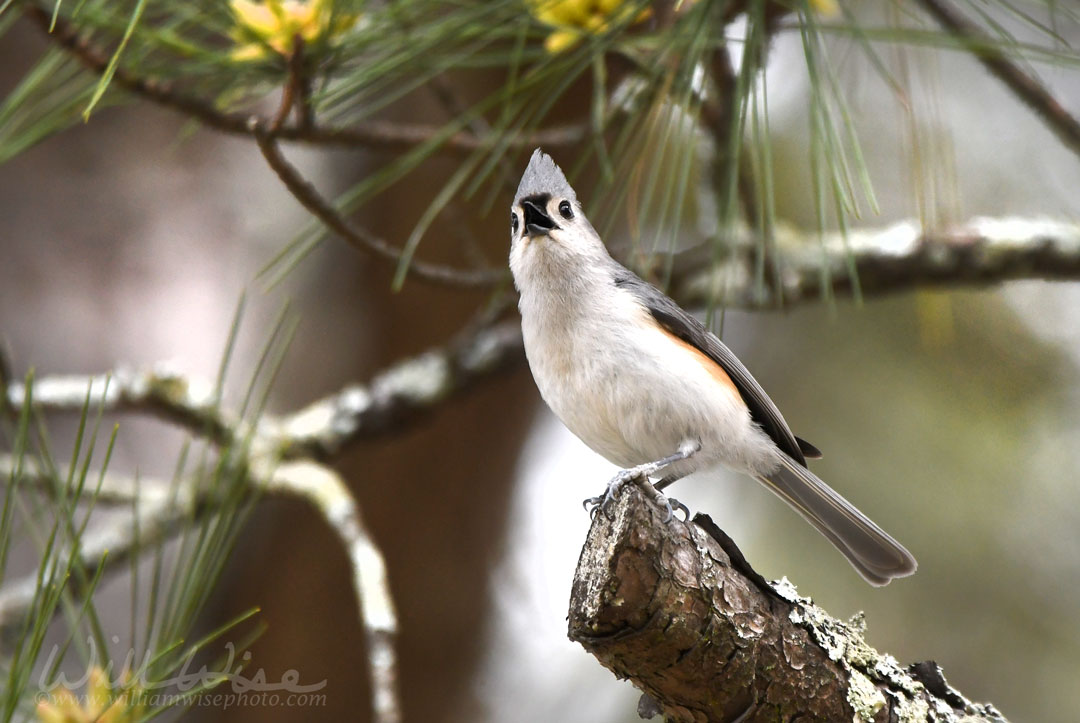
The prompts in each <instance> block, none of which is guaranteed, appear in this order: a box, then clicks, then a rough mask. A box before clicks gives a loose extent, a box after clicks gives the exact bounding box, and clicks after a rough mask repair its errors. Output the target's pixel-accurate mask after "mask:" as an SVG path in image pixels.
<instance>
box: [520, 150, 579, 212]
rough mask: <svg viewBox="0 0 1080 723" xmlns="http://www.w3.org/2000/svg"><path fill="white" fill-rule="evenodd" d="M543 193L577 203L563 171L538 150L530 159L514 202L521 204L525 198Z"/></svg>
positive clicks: (575, 195)
mask: <svg viewBox="0 0 1080 723" xmlns="http://www.w3.org/2000/svg"><path fill="white" fill-rule="evenodd" d="M541 193H546V194H549V195H551V196H554V197H557V198H568V199H570V200H571V201H577V194H575V193H574V189H573V188H571V187H570V184H569V183H567V182H566V176H564V175H563V172H562V169H561V168H559V167H558V166H557V165H556V164H555V161H553V160H551V156H549V155H548V154H546V153H544V152H543V151H542V150H540V149H539V148H537V149H536V150H535V151H533V154H532V158H530V159H529V166H528V168H526V169H525V173H523V174H522V175H521V183H519V184H518V187H517V195H516V197H515V199H514V201H515V202H520V201H521V199H523V198H526V197H528V196H535V195H537V194H541Z"/></svg>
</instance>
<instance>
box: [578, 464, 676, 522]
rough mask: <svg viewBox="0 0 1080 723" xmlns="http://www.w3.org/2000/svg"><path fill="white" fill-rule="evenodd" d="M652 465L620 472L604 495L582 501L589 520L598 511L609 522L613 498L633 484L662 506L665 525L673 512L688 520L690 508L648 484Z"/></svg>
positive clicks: (673, 515)
mask: <svg viewBox="0 0 1080 723" xmlns="http://www.w3.org/2000/svg"><path fill="white" fill-rule="evenodd" d="M652 464H654V463H650V464H647V465H638V466H637V467H631V468H630V469H624V470H621V471H620V472H619V473H618V474H617V475H615V476H614V477H613V478H612V479H611V481H610V482H609V483H608V486H607V489H606V490H604V494H602V495H600V496H598V497H590V498H589V499H587V500H584V501H583V502H582V506H583V507H584V508H585V509H586V510H588V512H589V518H590V519H593V518H595V517H596V513H597V512H598V511H603V513H604V515H606V516H607V518H608V519H609V520H610V519H612V517H613V515H612V512H611V505H612V503H614V502H615V498H616V497H618V495H619V492H621V491H622V488H623V487H625V486H626V485H628V484H631V483H634V484H636V485H637V486H638V487H640V488H641V491H642V492H644V493H645V495H646V496H647V497H648V498H649V499H651V500H652V501H653V502H655V503H657V504H659V505H663V507H664V509H665V511H666V514H665V516H664V524H665V525H666V524H667V523H669V522H671V520H672V518H674V517H675V510H682V512H683V515H684V517H683V521H686V520H689V519H690V508H688V507H687V506H686V505H684V504H683V503H682V502H679V501H678V500H677V499H675V498H674V497H667V496H666V495H664V493H663V492H661V491H660V490H658V489H656V487H654V486H653V485H652V484H650V483H649V476H648V474H647V468H650V467H651V466H652Z"/></svg>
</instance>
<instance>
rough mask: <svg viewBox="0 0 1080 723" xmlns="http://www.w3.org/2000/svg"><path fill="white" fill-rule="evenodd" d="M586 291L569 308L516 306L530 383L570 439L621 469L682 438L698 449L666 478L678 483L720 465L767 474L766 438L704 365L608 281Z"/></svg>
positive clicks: (771, 454)
mask: <svg viewBox="0 0 1080 723" xmlns="http://www.w3.org/2000/svg"><path fill="white" fill-rule="evenodd" d="M586 288H588V290H589V291H588V292H582V290H581V289H580V288H579V289H577V290H576V291H577V293H576V294H575V295H574V297H573V299H574V303H573V304H572V305H571V304H569V303H568V302H567V300H566V299H565V298H554V297H556V296H558V294H552V295H549V296H548V297H547V298H540V297H538V296H537V295H536V294H535V293H534V294H529V293H524V292H523V294H522V299H521V312H522V330H523V334H524V340H525V352H526V355H527V356H528V359H529V366H530V367H531V369H532V372H533V377H534V378H535V380H536V384H537V386H538V387H539V389H540V393H541V395H542V396H543V398H544V400H545V401H546V402H547V404H548V406H550V407H551V409H552V411H553V412H554V413H555V415H556V416H558V417H559V419H561V420H562V422H563V423H564V424H565V425H566V426H567V427H568V428H569V429H570V431H572V432H573V433H574V434H575V435H577V436H578V437H579V438H581V440H582V441H584V442H585V443H586V444H587V445H589V446H590V447H592V448H593V449H594V450H595V451H597V452H598V453H600V454H601V455H603V456H604V457H606V458H607V459H608V460H610V461H612V462H614V463H615V464H617V465H620V466H623V467H630V466H633V465H637V464H642V463H645V462H651V461H654V460H656V459H660V458H662V457H666V456H668V455H670V454H673V453H674V452H675V451H677V449H678V447H679V445H680V444H681V443H682V442H684V441H687V440H694V441H698V442H700V443H701V446H702V449H701V452H700V453H699V454H698V455H696V456H695V457H694V458H693V459H691V460H688V461H686V462H683V463H679V464H678V465H677V466H676V467H673V468H672V469H671V470H670V471H671V472H673V473H675V474H677V475H679V476H681V475H684V474H689V473H690V472H692V471H694V470H696V469H701V468H703V467H711V466H716V465H718V464H726V465H728V466H731V467H734V468H736V469H741V470H743V471H747V472H751V473H756V472H757V471H759V470H764V469H771V468H772V467H773V466H775V464H776V462H775V451H774V449H775V447H774V445H773V444H772V442H771V440H769V439H768V437H767V436H766V435H765V434H764V433H763V432H762V431H761V430H760V429H759V428H758V427H757V426H756V425H755V424H753V423H752V422H751V419H750V414H749V411H748V410H747V408H746V405H745V403H744V402H743V400H742V398H741V397H740V396H739V394H738V392H737V391H736V390H735V389H734V388H733V387H732V386H730V385H727V384H723V383H720V382H718V380H717V379H718V378H717V373H716V369H715V368H710V366H709V365H710V364H712V362H711V360H708V359H707V358H704V357H703V355H701V354H698V353H696V352H693V351H692V350H691V349H690V348H689V347H687V346H686V345H685V344H681V343H679V342H677V341H675V340H673V339H672V337H671V336H669V335H668V334H667V333H666V332H664V331H663V330H662V329H661V328H660V327H659V325H658V324H657V323H656V321H655V320H654V319H653V318H652V316H651V314H650V313H649V312H648V310H647V309H645V308H644V306H643V305H642V304H641V303H640V302H638V301H637V299H636V298H635V297H634V296H633V295H632V294H631V292H629V291H626V290H624V289H621V288H618V287H616V286H615V285H614V284H613V283H611V282H608V283H606V284H602V285H598V284H589V285H587V286H586ZM703 360H704V361H705V362H706V363H705V364H703V363H702V362H703ZM721 376H722V375H721Z"/></svg>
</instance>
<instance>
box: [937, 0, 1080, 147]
mask: <svg viewBox="0 0 1080 723" xmlns="http://www.w3.org/2000/svg"><path fill="white" fill-rule="evenodd" d="M919 4H920V5H922V6H923V8H924V9H925V10H926V12H928V13H929V14H930V15H931V16H933V18H934V19H935V20H937V21H938V23H940V24H941V27H943V28H945V30H947V31H949V33H950V34H952V35H953V36H954V37H956V38H957V39H959V40H960V41H962V42H964V43H966V44H967V47H968V49H969V50H970V51H971V53H972V54H973V55H974V56H975V57H976V58H978V59H979V62H980V63H982V64H983V66H984V67H985V68H986V69H987V70H988V71H990V73H991V74H993V75H994V77H996V78H997V79H998V80H1000V81H1001V82H1002V83H1004V84H1005V85H1006V87H1008V89H1009V90H1010V91H1012V92H1013V93H1014V94H1015V95H1016V97H1017V98H1019V99H1020V100H1022V101H1023V102H1024V103H1026V104H1027V105H1028V107H1029V108H1031V109H1032V110H1033V111H1035V113H1036V115H1038V116H1039V118H1041V119H1042V120H1043V122H1044V123H1046V125H1047V126H1048V127H1049V128H1050V129H1051V130H1052V131H1054V133H1056V134H1057V137H1058V138H1059V139H1060V140H1061V142H1062V144H1064V145H1065V147H1066V148H1069V149H1070V150H1072V152H1073V153H1075V154H1077V155H1080V121H1078V120H1077V119H1076V117H1075V116H1073V115H1072V114H1071V113H1069V111H1067V110H1066V109H1065V106H1063V105H1062V104H1061V102H1060V101H1058V99H1057V98H1055V97H1054V96H1053V95H1052V94H1051V93H1050V91H1049V90H1047V88H1046V86H1045V85H1043V84H1042V83H1041V82H1039V80H1038V78H1036V77H1035V76H1034V75H1029V74H1028V73H1025V72H1024V71H1023V70H1021V69H1020V67H1019V66H1017V65H1016V63H1014V62H1013V60H1012V59H1011V58H1010V57H1009V56H1008V55H1007V54H1006V53H1005V52H1004V51H1003V50H1002V49H1001V48H999V47H997V46H995V45H994V43H993V42H992V40H991V39H990V38H988V37H987V36H986V35H985V34H984V33H983V32H982V30H980V29H979V27H978V26H977V25H975V24H974V23H973V22H971V21H970V20H968V19H967V18H966V17H964V15H963V13H961V12H960V11H959V10H957V9H956V8H954V7H952V5H951V4H950V3H949V2H947V0H919Z"/></svg>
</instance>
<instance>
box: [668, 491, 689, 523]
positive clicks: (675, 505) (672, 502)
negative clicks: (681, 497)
mask: <svg viewBox="0 0 1080 723" xmlns="http://www.w3.org/2000/svg"><path fill="white" fill-rule="evenodd" d="M664 507H665V508H666V513H667V514H665V515H664V524H665V525H666V524H667V523H669V522H671V520H672V519H674V517H675V510H680V511H681V512H682V513H683V519H682V521H683V522H689V521H690V508H689V507H687V506H686V505H684V504H683V503H682V502H679V501H678V500H677V499H675V498H674V497H665V498H664Z"/></svg>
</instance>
